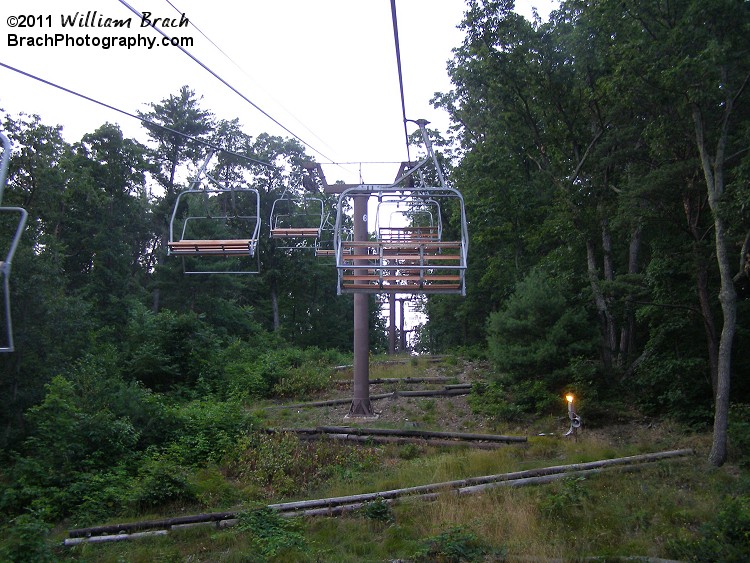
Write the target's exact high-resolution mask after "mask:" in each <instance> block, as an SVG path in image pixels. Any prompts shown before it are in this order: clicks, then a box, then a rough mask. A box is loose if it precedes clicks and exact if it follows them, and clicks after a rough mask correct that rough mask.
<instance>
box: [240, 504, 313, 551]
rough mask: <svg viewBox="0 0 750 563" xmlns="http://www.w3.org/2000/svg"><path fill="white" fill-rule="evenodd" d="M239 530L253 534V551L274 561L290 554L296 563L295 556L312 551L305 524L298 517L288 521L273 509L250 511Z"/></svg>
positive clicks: (241, 515) (243, 514)
mask: <svg viewBox="0 0 750 563" xmlns="http://www.w3.org/2000/svg"><path fill="white" fill-rule="evenodd" d="M238 520H239V522H238V524H237V527H236V529H237V531H238V532H240V533H242V534H243V535H245V536H247V535H249V541H250V544H251V546H252V547H253V549H254V550H255V551H256V552H258V553H260V554H261V555H262V556H264V557H266V558H270V559H275V558H281V557H282V556H284V555H286V556H287V558H288V560H290V561H291V560H294V558H293V554H294V553H297V554H299V553H305V552H307V551H309V548H308V546H307V542H306V541H305V536H304V534H303V533H302V525H301V523H300V521H299V520H297V519H295V518H284V517H283V516H281V515H280V514H279V513H278V512H274V511H273V510H271V509H270V508H260V509H257V510H250V511H247V512H243V513H242V514H240V515H239V518H238Z"/></svg>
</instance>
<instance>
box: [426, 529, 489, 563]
mask: <svg viewBox="0 0 750 563" xmlns="http://www.w3.org/2000/svg"><path fill="white" fill-rule="evenodd" d="M503 559H504V557H503V553H502V551H501V550H498V549H496V548H494V547H492V546H491V545H490V544H489V543H487V542H485V541H483V540H481V539H480V538H479V537H477V536H476V535H475V534H474V533H472V532H468V531H465V530H463V529H462V528H452V529H451V530H448V531H447V532H443V533H442V534H439V535H437V536H434V537H432V538H428V539H427V540H425V541H424V545H423V547H422V548H421V549H420V550H419V551H417V553H415V554H414V560H415V561H417V562H418V563H428V562H429V563H433V562H440V563H463V562H472V561H478V562H481V561H487V560H491V561H502V560H503Z"/></svg>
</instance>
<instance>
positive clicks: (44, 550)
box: [0, 514, 55, 563]
mask: <svg viewBox="0 0 750 563" xmlns="http://www.w3.org/2000/svg"><path fill="white" fill-rule="evenodd" d="M49 528H50V526H48V525H47V524H46V523H45V522H44V520H43V519H41V518H39V517H37V516H36V515H34V514H22V515H21V516H18V517H17V518H15V519H13V520H12V521H11V522H10V523H9V524H7V525H5V526H2V527H0V561H7V562H8V563H15V562H16V561H18V562H24V563H26V562H27V561H34V562H35V563H44V562H45V561H55V557H54V555H53V553H52V550H51V548H50V546H49V544H48V543H47V536H48V535H49Z"/></svg>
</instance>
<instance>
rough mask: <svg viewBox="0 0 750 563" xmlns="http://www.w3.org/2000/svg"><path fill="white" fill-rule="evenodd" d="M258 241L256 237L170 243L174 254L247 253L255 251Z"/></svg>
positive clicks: (223, 254) (170, 249)
mask: <svg viewBox="0 0 750 563" xmlns="http://www.w3.org/2000/svg"><path fill="white" fill-rule="evenodd" d="M256 244H257V241H256V240H254V239H230V240H179V241H173V242H170V243H169V251H170V252H171V253H172V254H179V255H186V256H187V255H189V256H201V255H217V256H229V255H242V254H244V255H247V254H252V253H254V251H255V246H256Z"/></svg>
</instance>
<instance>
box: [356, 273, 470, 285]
mask: <svg viewBox="0 0 750 563" xmlns="http://www.w3.org/2000/svg"><path fill="white" fill-rule="evenodd" d="M380 280H382V281H424V282H425V283H428V282H447V281H452V282H460V281H461V276H458V275H439V274H438V275H435V274H425V275H424V276H423V277H420V276H419V275H406V276H401V275H386V276H377V275H369V274H368V275H360V274H344V276H343V281H344V282H347V281H352V282H356V281H372V282H379V281H380Z"/></svg>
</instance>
